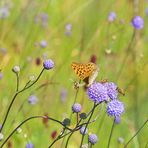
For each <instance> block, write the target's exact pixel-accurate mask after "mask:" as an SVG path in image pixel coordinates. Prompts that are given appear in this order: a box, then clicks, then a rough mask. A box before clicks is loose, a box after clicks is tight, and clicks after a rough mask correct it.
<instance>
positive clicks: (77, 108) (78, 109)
mask: <svg viewBox="0 0 148 148" xmlns="http://www.w3.org/2000/svg"><path fill="white" fill-rule="evenodd" d="M81 109H82V106H81V104H79V103H75V104H73V106H72V111H73V112H74V113H79V112H81Z"/></svg>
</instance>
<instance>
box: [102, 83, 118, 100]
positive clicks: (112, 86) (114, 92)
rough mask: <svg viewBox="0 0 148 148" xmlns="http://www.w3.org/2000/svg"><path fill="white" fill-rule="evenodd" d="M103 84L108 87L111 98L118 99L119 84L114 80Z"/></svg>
mask: <svg viewBox="0 0 148 148" xmlns="http://www.w3.org/2000/svg"><path fill="white" fill-rule="evenodd" d="M103 85H104V86H105V87H106V88H107V94H108V96H109V98H111V99H117V96H118V90H117V85H116V84H115V83H113V82H106V83H103Z"/></svg>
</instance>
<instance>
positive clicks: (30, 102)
mask: <svg viewBox="0 0 148 148" xmlns="http://www.w3.org/2000/svg"><path fill="white" fill-rule="evenodd" d="M37 102H38V98H37V97H36V96H35V95H31V96H30V97H29V98H28V103H29V104H31V105H35V104H36V103H37Z"/></svg>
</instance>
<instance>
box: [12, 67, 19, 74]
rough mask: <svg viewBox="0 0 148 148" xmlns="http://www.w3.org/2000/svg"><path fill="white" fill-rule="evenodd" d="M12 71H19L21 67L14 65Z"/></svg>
mask: <svg viewBox="0 0 148 148" xmlns="http://www.w3.org/2000/svg"><path fill="white" fill-rule="evenodd" d="M12 71H13V72H14V73H19V72H20V67H19V66H14V67H13V69H12Z"/></svg>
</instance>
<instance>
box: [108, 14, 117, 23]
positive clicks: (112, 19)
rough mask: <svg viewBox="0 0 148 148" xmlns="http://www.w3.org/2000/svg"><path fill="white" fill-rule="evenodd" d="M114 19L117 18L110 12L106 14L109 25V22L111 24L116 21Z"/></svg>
mask: <svg viewBox="0 0 148 148" xmlns="http://www.w3.org/2000/svg"><path fill="white" fill-rule="evenodd" d="M116 17H117V15H116V13H115V12H110V13H109V14H108V21H109V22H110V23H111V22H113V21H114V20H115V19H116Z"/></svg>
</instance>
